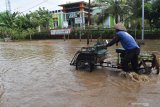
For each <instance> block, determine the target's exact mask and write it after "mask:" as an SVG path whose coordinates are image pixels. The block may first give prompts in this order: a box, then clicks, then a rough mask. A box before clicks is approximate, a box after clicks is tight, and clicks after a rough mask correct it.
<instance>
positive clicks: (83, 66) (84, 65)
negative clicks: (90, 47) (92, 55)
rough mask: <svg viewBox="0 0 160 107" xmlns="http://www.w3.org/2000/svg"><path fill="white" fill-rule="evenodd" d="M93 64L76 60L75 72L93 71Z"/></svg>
mask: <svg viewBox="0 0 160 107" xmlns="http://www.w3.org/2000/svg"><path fill="white" fill-rule="evenodd" d="M93 67H94V64H92V63H90V62H89V61H85V60H78V61H77V63H76V70H81V69H83V70H87V71H89V72H92V71H93Z"/></svg>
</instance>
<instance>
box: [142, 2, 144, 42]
mask: <svg viewBox="0 0 160 107" xmlns="http://www.w3.org/2000/svg"><path fill="white" fill-rule="evenodd" d="M143 40H144V0H142V42H143Z"/></svg>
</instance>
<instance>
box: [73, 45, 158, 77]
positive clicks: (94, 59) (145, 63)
mask: <svg viewBox="0 0 160 107" xmlns="http://www.w3.org/2000/svg"><path fill="white" fill-rule="evenodd" d="M106 45H107V42H99V43H96V44H95V45H94V46H91V47H82V48H81V49H80V50H78V51H77V52H76V54H75V55H74V57H73V59H72V60H71V63H70V65H73V66H76V70H82V69H83V70H87V71H90V72H91V71H93V69H94V68H95V66H102V67H111V68H117V69H122V62H123V61H124V60H123V59H124V57H123V56H124V55H125V50H124V49H122V48H118V49H116V53H117V62H116V64H114V63H112V62H111V61H105V59H106V58H107V54H108V50H107V47H106ZM138 63H139V73H140V74H150V73H151V72H153V73H155V74H159V63H158V60H157V58H156V55H155V54H140V55H139V61H138ZM131 69H132V68H131Z"/></svg>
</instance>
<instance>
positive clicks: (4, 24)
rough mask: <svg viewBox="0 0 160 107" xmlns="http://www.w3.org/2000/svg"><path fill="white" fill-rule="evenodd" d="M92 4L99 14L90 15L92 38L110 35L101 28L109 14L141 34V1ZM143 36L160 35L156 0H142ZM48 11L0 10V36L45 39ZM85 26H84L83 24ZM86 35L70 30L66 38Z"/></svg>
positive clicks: (112, 0) (159, 5) (111, 0)
mask: <svg viewBox="0 0 160 107" xmlns="http://www.w3.org/2000/svg"><path fill="white" fill-rule="evenodd" d="M92 5H94V6H99V7H102V5H103V7H104V8H103V10H102V12H101V13H100V14H99V15H95V16H92V17H91V20H92V25H91V27H90V28H91V30H92V31H91V35H92V38H98V37H99V36H103V37H104V38H110V37H111V36H112V35H113V34H114V30H113V29H104V28H103V24H102V23H103V22H104V20H103V19H105V18H106V17H107V16H109V15H112V16H113V17H114V19H115V22H119V21H123V22H125V26H126V27H127V29H128V31H129V32H130V33H132V34H133V35H134V37H137V38H139V37H140V35H141V20H142V19H141V16H142V1H141V0H94V1H93V3H92ZM144 7H145V8H144V10H145V13H144V14H145V37H146V36H147V38H160V0H145V6H144ZM51 17H52V16H51V14H50V13H49V11H48V10H46V9H45V8H39V9H38V10H36V11H33V12H29V13H27V14H23V13H19V12H8V11H6V12H0V38H6V37H10V38H11V39H12V40H20V39H21V40H22V39H30V40H32V39H46V38H50V36H49V19H50V18H51ZM86 28H87V27H86ZM79 35H81V38H86V35H87V34H86V31H85V30H84V29H82V28H76V29H74V28H73V30H72V32H71V35H70V38H79Z"/></svg>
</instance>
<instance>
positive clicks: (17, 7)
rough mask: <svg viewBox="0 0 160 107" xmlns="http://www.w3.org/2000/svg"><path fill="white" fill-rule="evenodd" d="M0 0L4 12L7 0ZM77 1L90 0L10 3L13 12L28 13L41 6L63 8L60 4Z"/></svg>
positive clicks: (40, 0) (13, 0)
mask: <svg viewBox="0 0 160 107" xmlns="http://www.w3.org/2000/svg"><path fill="white" fill-rule="evenodd" d="M0 1H1V2H0V12H2V11H5V10H6V4H5V0H0ZM77 1H85V2H88V1H89V0H10V4H11V10H12V12H13V11H19V12H24V13H26V12H29V11H34V10H37V9H38V8H39V7H45V8H46V9H48V10H50V11H52V10H57V9H62V8H61V7H59V6H58V5H60V4H65V3H69V2H77Z"/></svg>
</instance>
